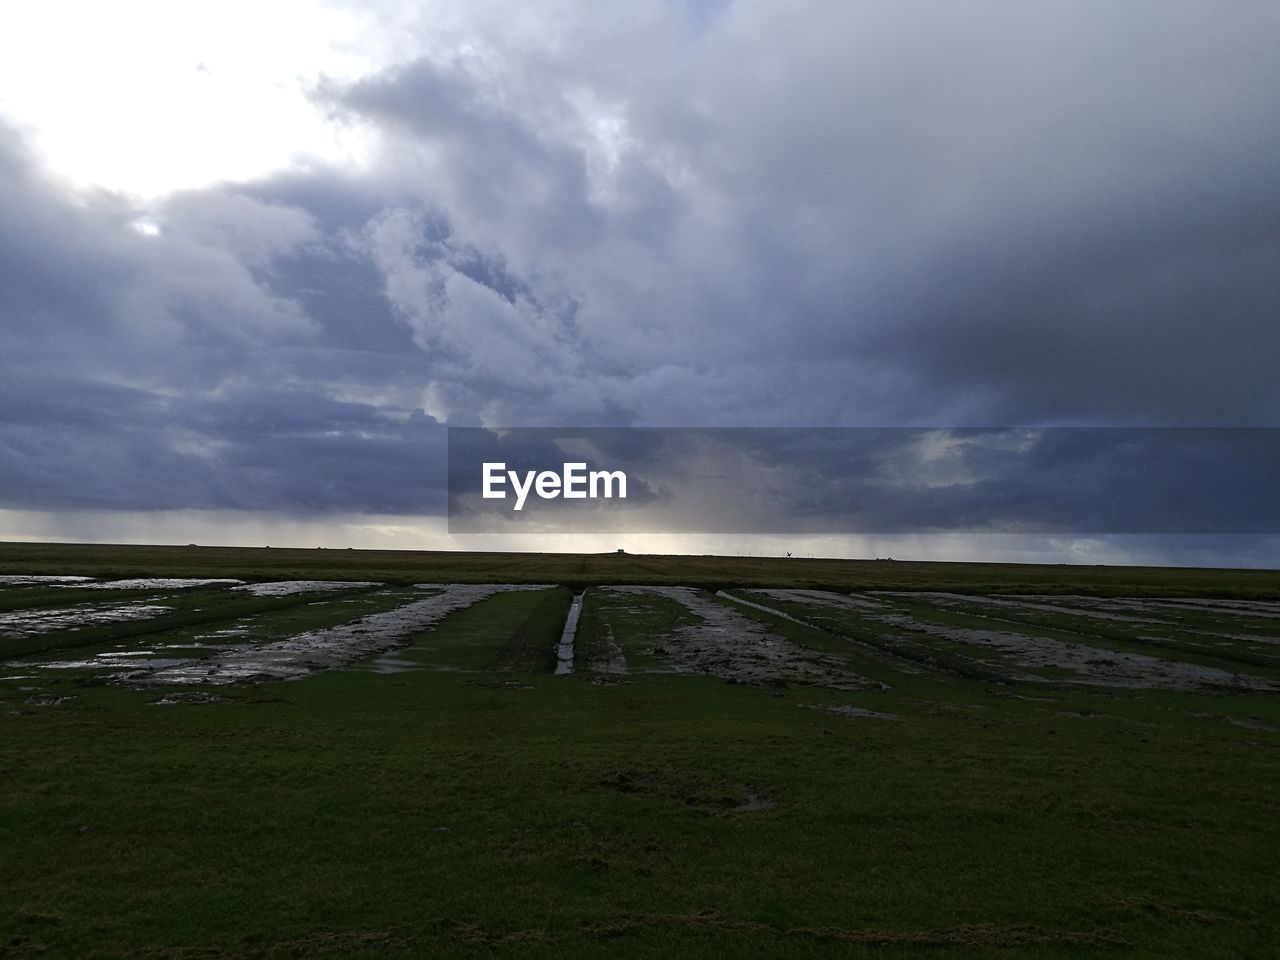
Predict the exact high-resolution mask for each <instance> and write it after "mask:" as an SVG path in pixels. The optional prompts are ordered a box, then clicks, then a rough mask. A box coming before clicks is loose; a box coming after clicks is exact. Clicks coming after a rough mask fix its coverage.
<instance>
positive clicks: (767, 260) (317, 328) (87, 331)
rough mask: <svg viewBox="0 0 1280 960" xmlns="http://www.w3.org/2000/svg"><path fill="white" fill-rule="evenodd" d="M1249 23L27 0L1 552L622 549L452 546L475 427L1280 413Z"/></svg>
mask: <svg viewBox="0 0 1280 960" xmlns="http://www.w3.org/2000/svg"><path fill="white" fill-rule="evenodd" d="M1228 7H1229V10H1230V13H1229V15H1228V14H1225V13H1224V7H1223V5H1222V4H1211V3H1208V2H1188V0H1129V2H1126V3H1123V4H1116V3H1112V2H1105V0H1070V2H1067V0H1041V2H1038V3H1035V4H1027V3H1024V2H1021V0H966V2H963V3H950V4H936V3H924V2H908V3H903V2H900V0H898V2H889V0H883V2H881V0H876V2H869V0H850V2H846V3H839V4H835V3H808V2H795V3H785V4H784V3H777V2H775V0H696V2H695V0H684V2H681V0H636V2H632V3H627V4H602V3H598V2H591V0H546V2H540V3H538V4H521V3H515V2H495V0H467V2H442V0H429V2H417V3H401V2H391V0H375V2H367V0H365V2H360V3H343V2H321V0H279V2H272V3H267V4H264V3H260V2H259V3H249V2H247V0H246V2H241V0H235V2H232V0H222V2H219V3H216V4H215V3H201V2H190V3H183V4H172V3H162V2H151V0H121V2H118V3H114V4H109V5H103V4H100V3H88V2H60V0H46V2H44V3H40V4H9V5H6V6H4V7H3V8H2V9H0V538H6V539H46V540H53V539H58V540H96V541H104V540H105V541H121V542H177V543H186V542H206V543H215V542H226V543H244V544H250V545H252V544H261V543H273V544H280V545H284V544H296V545H300V546H320V545H324V546H347V545H354V546H368V547H384V546H385V547H406V548H410V547H413V548H416V547H423V548H452V549H486V548H521V549H588V550H591V549H612V548H613V547H615V546H619V545H622V544H619V543H617V542H615V541H616V539H617V538H616V537H613V536H598V537H597V536H585V535H583V536H576V537H574V536H566V537H543V538H530V537H523V538H521V537H516V538H513V539H510V540H508V539H505V538H502V537H494V536H489V537H459V536H452V537H451V536H450V535H449V534H448V532H447V529H446V526H445V524H444V520H443V515H442V510H443V507H442V504H443V489H442V485H443V482H444V469H443V457H444V450H445V439H444V435H445V427H446V426H451V425H452V426H529V427H533V426H552V427H554V426H569V425H572V426H611V427H622V426H672V427H677V426H678V427H688V426H702V427H744V426H745V427H779V428H802V427H855V426H895V427H898V426H910V427H983V426H1007V427H1048V426H1078V427H1085V426H1090V427H1092V426H1122V427H1170V426H1176V427H1277V426H1280V375H1278V374H1280V362H1278V361H1277V358H1280V123H1277V122H1276V120H1275V109H1274V105H1275V102H1276V99H1277V95H1278V94H1280V58H1277V57H1276V56H1275V50H1276V49H1280V7H1277V6H1276V4H1274V3H1271V2H1263V0H1233V2H1231V3H1230V4H1228ZM1046 469H1048V468H1046ZM626 545H627V546H628V547H630V548H632V549H636V550H645V549H651V550H661V551H668V550H672V551H680V552H695V553H704V552H724V551H730V552H741V553H746V552H766V553H767V552H779V553H780V552H783V551H784V550H788V551H792V552H796V553H798V554H802V555H803V554H808V553H814V554H816V555H826V556H885V555H892V556H895V557H900V558H907V557H920V558H930V559H1017V560H1044V561H1049V562H1127V561H1132V562H1148V563H1149V562H1159V563H1180V564H1186V563H1205V564H1215V565H1222V564H1226V565H1248V566H1258V565H1264V566H1280V540H1277V539H1276V538H1274V537H1266V536H1251V537H1229V536H1216V537H1203V536H1202V537H1184V536H1164V537H1157V536H1141V537H1134V536H1110V537H1109V536H1077V537H1061V536H1039V537H1019V536H1001V535H979V536H975V537H959V536H953V535H949V534H948V535H939V536H911V535H903V536H870V535H864V536H858V535H852V534H839V535H834V534H833V535H830V536H820V535H815V536H810V537H805V538H803V539H797V538H794V537H793V538H778V537H768V536H754V537H753V536H746V535H743V536H734V535H730V534H721V535H714V536H713V535H705V536H703V535H689V534H681V533H680V532H679V531H676V530H673V531H670V532H669V533H668V534H665V535H664V534H653V535H646V536H645V537H636V538H635V539H634V540H633V541H628V543H627V544H626Z"/></svg>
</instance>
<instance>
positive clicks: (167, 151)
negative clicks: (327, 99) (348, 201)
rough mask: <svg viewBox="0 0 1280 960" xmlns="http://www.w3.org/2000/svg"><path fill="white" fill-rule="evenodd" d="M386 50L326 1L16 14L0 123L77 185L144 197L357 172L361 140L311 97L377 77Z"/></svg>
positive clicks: (0, 86)
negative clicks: (301, 174)
mask: <svg viewBox="0 0 1280 960" xmlns="http://www.w3.org/2000/svg"><path fill="white" fill-rule="evenodd" d="M377 47H378V44H377V42H376V39H375V37H374V33H373V30H372V27H371V25H370V24H369V23H366V22H363V21H361V20H359V19H357V17H356V16H355V15H354V14H352V13H350V12H348V11H342V10H339V9H336V8H334V7H330V6H328V5H326V4H324V3H323V2H318V0H271V2H270V3H260V2H252V0H224V2H221V3H218V4H216V5H215V4H191V3H181V4H175V3H169V2H157V0H121V2H118V3H110V4H104V3H98V2H94V0H89V2H84V0H45V2H42V3H28V4H7V5H5V6H4V8H3V12H0V117H3V119H4V120H6V121H7V122H9V123H13V124H16V125H17V126H19V127H20V128H21V129H22V130H23V131H24V132H25V133H27V134H28V136H29V142H30V143H31V144H32V146H33V147H34V149H35V150H36V151H37V153H38V154H39V155H40V156H41V159H42V160H43V161H44V163H45V164H46V165H47V166H48V167H49V168H51V169H52V170H53V171H55V172H56V173H58V174H60V175H61V176H63V177H66V178H67V179H69V180H70V181H72V182H73V183H74V184H76V185H80V186H86V185H95V186H102V187H107V188H110V189H114V190H122V191H126V192H129V193H133V194H136V195H138V196H140V197H143V198H150V197H155V196H158V195H160V194H163V193H166V192H169V191H172V190H175V189H182V188H190V187H198V186H202V185H206V184H208V183H211V182H214V181H218V180H234V179H242V178H248V177H254V176H260V175H262V174H265V173H268V172H270V171H272V170H276V169H280V168H283V167H287V166H290V165H295V164H299V163H306V162H308V161H314V160H321V161H333V162H340V163H352V162H356V163H358V162H360V161H361V160H362V159H363V158H364V157H366V156H367V150H368V144H367V142H366V141H365V140H364V139H363V136H364V135H363V134H361V133H359V132H357V131H354V130H350V129H343V128H342V127H340V126H338V125H336V124H333V123H331V122H329V121H327V120H326V119H325V117H324V116H323V114H322V112H321V111H320V110H317V109H316V108H315V107H314V106H313V105H312V104H311V103H310V102H309V100H308V98H307V91H308V89H309V88H310V87H311V86H312V85H313V84H314V83H315V82H316V81H317V80H318V79H319V78H320V77H322V76H327V77H330V78H334V79H340V78H342V79H345V78H352V77H356V76H359V75H361V74H363V73H365V72H367V71H368V70H369V69H372V68H373V66H374V65H375V64H376V62H377V60H378V58H379V51H378V49H377ZM138 229H139V232H142V233H147V232H148V231H147V230H146V229H143V228H142V227H138Z"/></svg>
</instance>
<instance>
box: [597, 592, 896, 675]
mask: <svg viewBox="0 0 1280 960" xmlns="http://www.w3.org/2000/svg"><path fill="white" fill-rule="evenodd" d="M596 589H598V590H600V591H602V592H606V593H613V594H620V595H624V596H645V595H656V596H660V597H664V598H666V599H668V600H673V601H675V602H677V603H679V604H680V605H681V606H683V607H684V608H685V610H687V611H688V613H689V614H691V615H692V617H693V619H694V621H695V622H694V623H692V624H687V623H686V624H681V625H676V626H674V627H672V628H671V629H669V630H667V631H665V632H662V633H658V634H656V635H655V636H654V637H653V646H652V648H651V650H650V651H649V653H650V655H651V656H654V657H657V658H660V659H662V660H665V661H666V662H667V663H668V664H669V665H670V668H671V669H672V670H674V671H675V672H677V673H692V674H703V675H708V676H714V677H722V678H724V679H726V680H733V681H735V682H738V683H746V684H752V685H758V686H785V685H788V684H798V685H809V686H820V687H830V688H833V689H841V690H869V689H877V688H878V687H879V684H877V683H876V682H875V681H872V680H870V679H868V678H866V677H860V676H858V675H857V674H856V673H854V672H853V670H852V669H850V667H849V664H848V662H847V661H846V660H843V659H841V658H840V657H838V656H833V655H831V654H828V653H823V652H821V651H817V650H812V649H808V648H806V647H803V646H800V645H799V644H796V643H794V642H792V641H791V640H788V639H786V638H785V637H782V636H780V635H778V634H777V633H775V632H773V631H771V630H769V629H768V628H767V627H766V626H765V625H764V624H763V623H762V622H760V621H759V620H756V619H753V618H751V617H748V616H745V615H744V614H743V613H742V612H740V611H739V610H738V609H735V608H734V607H733V606H732V605H731V602H723V601H722V600H719V599H717V598H716V597H713V596H712V595H710V594H708V593H707V592H706V591H703V590H695V589H693V588H691V587H667V586H654V587H633V586H611V587H600V588H596Z"/></svg>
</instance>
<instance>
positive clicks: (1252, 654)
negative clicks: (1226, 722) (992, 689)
mask: <svg viewBox="0 0 1280 960" xmlns="http://www.w3.org/2000/svg"><path fill="white" fill-rule="evenodd" d="M743 593H744V595H745V596H748V597H753V598H755V601H756V602H760V601H766V602H763V603H760V605H761V606H769V602H771V603H772V607H771V608H772V609H774V610H775V611H776V612H777V614H778V615H780V616H798V617H799V618H800V619H802V620H804V621H806V622H808V623H811V624H813V625H815V626H818V627H820V628H823V627H825V628H828V629H835V630H839V631H842V632H845V633H847V635H849V636H851V637H858V636H861V637H863V638H865V639H870V640H874V641H876V642H877V643H878V644H879V645H880V647H881V649H887V650H891V651H892V650H893V649H895V647H896V648H897V649H898V650H899V651H900V652H901V653H903V654H904V655H907V654H910V655H911V657H912V659H917V660H918V659H920V658H921V657H922V656H923V657H925V658H926V659H927V656H928V653H929V651H934V652H936V653H938V654H941V655H944V656H945V657H946V658H948V661H949V662H951V663H953V664H954V663H956V662H960V661H966V662H969V663H971V664H972V665H973V667H974V668H975V669H980V670H982V671H985V672H987V673H988V674H989V675H990V676H992V677H993V678H994V677H1003V678H1005V679H1007V680H1010V681H1018V682H1053V683H1078V684H1087V685H1094V686H1112V687H1126V688H1135V689H1136V688H1149V689H1166V690H1201V691H1236V692H1276V691H1280V675H1277V673H1276V668H1280V657H1271V656H1269V655H1268V653H1267V645H1268V644H1274V643H1275V642H1276V639H1277V638H1276V637H1275V636H1271V637H1269V636H1267V635H1266V634H1265V632H1264V631H1265V630H1266V629H1268V628H1258V627H1256V626H1254V628H1253V629H1251V630H1250V631H1249V632H1247V633H1225V632H1223V627H1222V626H1218V627H1217V628H1216V629H1211V627H1213V625H1215V624H1217V625H1222V624H1227V625H1228V626H1229V625H1230V624H1231V623H1234V622H1237V621H1235V620H1234V618H1235V617H1237V616H1245V617H1247V616H1251V615H1257V616H1263V617H1266V616H1269V615H1270V613H1269V611H1270V609H1272V608H1273V607H1274V605H1273V604H1269V603H1266V602H1259V603H1249V602H1246V601H1233V602H1230V603H1217V602H1209V601H1178V600H1134V599H1124V598H1122V599H1104V598H1093V597H1017V596H1007V595H1006V596H982V595H970V594H951V593H938V592H911V593H903V592H880V593H877V594H875V595H874V596H858V595H845V594H838V593H832V592H824V591H814V590H751V591H743ZM1207 618H1211V619H1207ZM1275 633H1276V634H1277V635H1280V629H1277V630H1275ZM1209 640H1213V641H1214V643H1215V644H1216V645H1211V644H1210V643H1209V642H1208V641H1209ZM1260 651H1261V652H1260Z"/></svg>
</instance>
